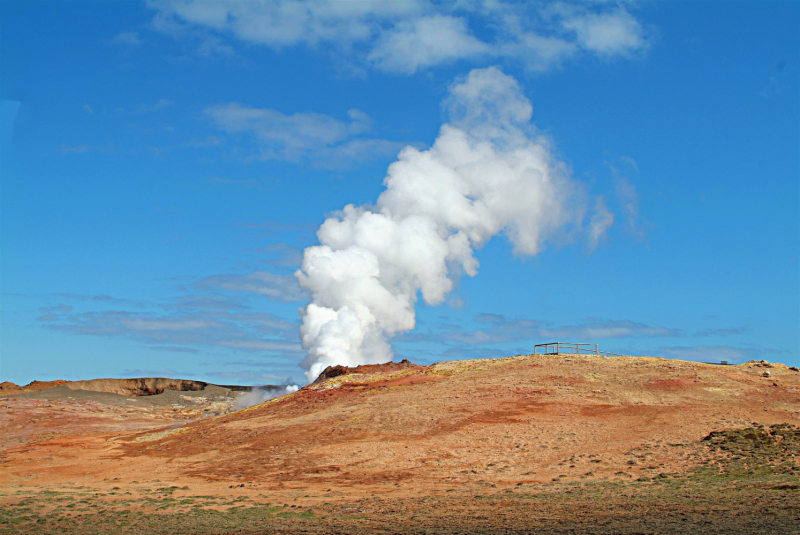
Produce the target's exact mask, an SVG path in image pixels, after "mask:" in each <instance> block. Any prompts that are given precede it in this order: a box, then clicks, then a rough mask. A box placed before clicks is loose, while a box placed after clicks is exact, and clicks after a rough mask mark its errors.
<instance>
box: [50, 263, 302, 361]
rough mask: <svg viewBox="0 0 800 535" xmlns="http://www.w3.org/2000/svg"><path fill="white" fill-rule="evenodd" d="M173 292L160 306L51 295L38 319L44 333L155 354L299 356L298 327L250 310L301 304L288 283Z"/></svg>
mask: <svg viewBox="0 0 800 535" xmlns="http://www.w3.org/2000/svg"><path fill="white" fill-rule="evenodd" d="M179 288H181V289H182V290H181V293H179V294H178V295H176V296H174V297H172V298H169V299H166V300H162V301H160V302H158V303H152V302H150V303H140V302H137V301H131V300H124V299H116V298H113V297H110V296H106V295H82V294H69V293H61V294H52V296H53V297H54V298H58V299H59V300H60V301H61V302H59V303H57V304H53V305H51V306H46V307H41V308H40V309H39V310H40V312H41V313H42V314H41V315H40V316H39V317H38V318H37V320H38V321H40V322H41V325H42V326H43V327H45V328H47V329H50V330H55V331H61V332H68V333H72V334H76V335H84V336H105V337H121V338H129V339H133V340H138V341H140V342H144V343H146V344H150V345H151V347H153V348H155V349H158V350H161V351H171V352H186V353H194V352H198V351H199V350H203V349H205V350H207V349H209V348H226V349H229V350H234V351H243V352H249V353H252V352H258V353H262V354H271V355H281V356H286V355H291V356H292V358H293V359H295V358H299V356H300V355H301V354H302V349H301V347H300V343H299V340H298V328H299V327H298V325H297V323H296V320H295V321H290V320H287V319H285V318H282V317H280V316H276V315H274V314H270V313H267V312H263V311H260V310H258V309H256V308H255V305H254V303H255V302H258V301H257V299H258V298H264V297H265V298H267V299H269V300H271V301H279V302H296V301H300V300H303V299H305V294H304V293H303V292H302V291H301V290H300V288H299V286H298V285H297V281H296V280H295V278H294V277H292V276H288V275H276V274H273V273H270V272H266V271H256V272H251V273H242V274H235V273H224V274H220V275H213V276H209V277H205V278H203V279H200V280H195V281H190V282H188V283H186V282H182V284H181V285H180V286H179ZM254 300H256V301H254ZM65 302H66V303H70V304H65ZM262 302H263V301H262Z"/></svg>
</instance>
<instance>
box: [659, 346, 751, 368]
mask: <svg viewBox="0 0 800 535" xmlns="http://www.w3.org/2000/svg"><path fill="white" fill-rule="evenodd" d="M762 353H764V351H763V350H762V351H759V350H756V349H752V348H742V347H734V346H687V347H677V346H676V347H662V348H660V349H659V350H658V351H657V354H658V355H661V356H665V357H670V358H676V359H681V360H693V361H700V362H721V361H723V360H724V361H727V362H728V363H730V364H740V363H742V362H747V361H748V360H756V359H761V358H763V357H762V356H761V355H762Z"/></svg>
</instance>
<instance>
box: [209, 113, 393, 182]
mask: <svg viewBox="0 0 800 535" xmlns="http://www.w3.org/2000/svg"><path fill="white" fill-rule="evenodd" d="M205 114H206V116H208V117H209V118H210V119H211V121H212V122H213V123H214V125H215V126H217V127H218V128H220V129H221V130H224V131H225V132H227V133H229V134H246V135H249V136H253V137H254V138H255V140H256V143H257V147H258V158H261V159H265V160H269V159H281V160H289V161H299V160H307V161H310V162H312V163H314V164H317V165H320V166H328V167H330V166H333V167H339V166H342V165H346V164H347V163H352V162H356V161H364V160H366V159H371V158H376V157H380V156H386V155H392V154H394V153H396V152H398V151H399V150H400V149H401V148H402V147H403V146H404V145H405V144H403V143H399V142H394V141H388V140H384V139H374V138H368V137H364V136H363V134H365V133H366V132H367V131H369V130H370V128H371V126H372V119H371V118H370V117H369V116H368V115H367V114H366V113H364V112H362V111H360V110H356V109H352V110H350V111H349V112H348V113H347V115H348V120H346V121H345V120H340V119H336V118H334V117H331V116H329V115H324V114H320V113H313V112H306V113H295V114H292V115H286V114H283V113H281V112H279V111H277V110H273V109H269V108H254V107H251V106H244V105H242V104H223V105H218V106H212V107H210V108H207V109H206V110H205Z"/></svg>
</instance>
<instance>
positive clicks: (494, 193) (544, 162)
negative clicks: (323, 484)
mask: <svg viewBox="0 0 800 535" xmlns="http://www.w3.org/2000/svg"><path fill="white" fill-rule="evenodd" d="M443 105H444V109H445V111H446V114H447V116H448V122H447V124H444V125H443V126H442V128H441V130H440V132H439V135H438V137H437V138H436V141H435V142H434V144H433V146H432V147H431V148H430V149H428V150H424V151H421V150H418V149H416V148H414V147H406V148H405V149H403V150H402V151H401V152H400V155H399V157H398V160H397V161H396V162H395V163H393V164H392V165H391V166H390V167H389V170H388V174H387V176H386V178H385V180H384V185H385V187H386V189H385V190H384V191H383V193H381V195H380V196H379V197H378V199H377V201H376V202H375V204H374V205H369V206H353V205H352V204H351V205H347V206H345V208H344V210H342V211H341V212H339V213H337V214H335V215H333V216H332V217H329V218H328V219H327V220H326V221H325V222H324V223H323V224H322V226H321V227H320V229H319V231H318V232H317V237H318V238H319V242H320V245H318V246H314V247H309V248H307V249H306V250H305V253H304V257H303V263H302V269H301V270H300V271H298V272H297V274H296V275H297V278H298V280H299V282H300V285H301V286H302V287H303V288H306V289H308V290H309V291H310V292H311V295H312V301H311V303H310V304H309V305H308V306H307V307H306V308H305V310H304V312H303V324H302V327H301V336H302V343H303V347H304V348H306V349H307V350H308V357H307V358H306V360H305V361H304V362H303V367H304V368H306V369H307V370H308V371H307V373H306V375H307V378H308V380H309V381H313V380H314V379H315V378H316V377H317V376H318V375H319V373H320V372H321V371H322V370H323V369H325V368H326V367H327V366H330V365H337V364H338V365H346V366H356V365H358V364H369V363H379V362H388V361H390V360H391V358H392V350H391V347H390V346H389V343H388V340H389V339H390V338H391V337H392V336H394V335H396V334H398V333H401V332H404V331H408V330H410V329H413V328H414V325H415V311H414V305H415V303H416V300H417V295H418V294H420V295H421V296H422V299H424V300H425V302H426V303H427V304H428V305H439V304H441V303H442V302H443V301H444V300H445V298H446V296H447V294H448V293H449V292H450V291H451V290H452V288H453V279H454V277H455V276H457V275H458V274H460V273H466V274H467V275H469V276H471V277H472V276H475V275H476V274H477V272H478V267H479V263H478V260H477V259H476V258H475V256H474V251H475V250H476V249H480V248H481V247H483V246H484V245H485V244H486V242H488V241H489V240H490V239H491V238H492V237H493V236H495V235H497V234H504V235H505V236H506V237H507V238H508V239H509V241H510V242H511V244H512V245H513V247H514V252H515V253H516V254H518V255H535V254H536V253H538V252H539V251H540V250H541V249H542V247H543V246H544V244H545V242H547V241H548V240H551V239H553V238H560V239H561V240H565V239H568V238H569V237H571V236H574V235H576V234H580V235H584V236H585V239H586V240H587V243H588V246H589V248H594V247H595V246H596V245H597V244H598V242H599V241H600V240H601V239H602V237H603V234H604V233H605V231H606V230H607V229H608V228H609V227H610V226H611V224H612V223H613V219H614V218H613V215H612V214H611V212H609V211H608V209H607V208H606V207H605V205H604V203H603V200H602V198H600V197H598V198H596V199H595V200H594V203H593V212H592V215H591V217H590V219H589V224H588V226H586V227H585V228H584V225H583V221H584V219H585V215H586V214H587V212H589V199H588V196H587V194H586V193H585V188H584V187H583V185H582V184H580V183H579V182H577V181H575V180H573V179H572V178H571V177H570V173H569V170H568V168H567V166H566V165H565V164H564V163H562V162H560V161H558V160H557V159H556V158H555V157H554V156H553V151H552V149H551V147H550V143H549V141H548V140H547V139H546V138H545V137H544V136H543V135H541V134H540V133H539V132H538V131H537V130H536V128H535V127H534V126H533V124H532V123H531V122H530V121H531V117H532V113H533V107H532V106H531V103H530V101H529V100H528V99H527V98H526V97H525V95H524V94H523V93H522V90H521V88H520V86H519V84H518V83H517V81H516V80H514V79H513V78H511V77H510V76H507V75H505V74H503V73H502V72H501V71H500V70H499V69H498V68H496V67H490V68H487V69H476V70H473V71H472V72H470V73H469V75H468V76H467V77H466V78H464V79H463V80H460V81H458V82H456V83H454V84H453V85H452V86H451V87H450V92H449V96H448V97H447V99H446V100H445V102H444V104H443Z"/></svg>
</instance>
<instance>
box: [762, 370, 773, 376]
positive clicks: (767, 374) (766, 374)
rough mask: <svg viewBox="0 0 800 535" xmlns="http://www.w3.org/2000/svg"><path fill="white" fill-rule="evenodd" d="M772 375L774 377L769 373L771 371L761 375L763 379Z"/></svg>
mask: <svg viewBox="0 0 800 535" xmlns="http://www.w3.org/2000/svg"><path fill="white" fill-rule="evenodd" d="M770 375H772V374H771V373H769V371H766V372H764V373H762V374H761V377H769V376H770Z"/></svg>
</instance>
